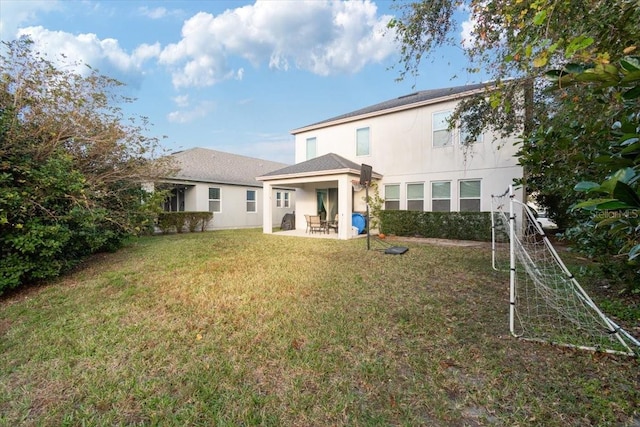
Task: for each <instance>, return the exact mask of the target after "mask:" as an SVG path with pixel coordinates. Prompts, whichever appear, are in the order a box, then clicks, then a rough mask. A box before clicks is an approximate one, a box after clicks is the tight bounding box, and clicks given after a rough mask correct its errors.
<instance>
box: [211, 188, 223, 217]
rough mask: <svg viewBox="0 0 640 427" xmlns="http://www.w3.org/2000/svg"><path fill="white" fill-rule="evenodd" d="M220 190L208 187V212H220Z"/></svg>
mask: <svg viewBox="0 0 640 427" xmlns="http://www.w3.org/2000/svg"><path fill="white" fill-rule="evenodd" d="M220 200H221V199H220V188H218V187H209V212H220V208H221V206H220Z"/></svg>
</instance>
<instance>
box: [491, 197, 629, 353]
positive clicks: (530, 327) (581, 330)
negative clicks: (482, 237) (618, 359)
mask: <svg viewBox="0 0 640 427" xmlns="http://www.w3.org/2000/svg"><path fill="white" fill-rule="evenodd" d="M492 227H493V229H492V236H493V242H492V248H493V251H492V252H493V257H492V259H493V267H494V269H496V270H504V271H509V276H510V311H509V327H510V331H511V334H512V335H514V336H516V337H519V338H522V339H527V340H532V341H542V342H548V343H552V344H557V345H562V346H569V347H575V348H581V349H588V350H593V351H603V352H608V353H621V354H628V355H632V356H633V355H635V356H640V342H639V341H638V340H637V339H635V338H634V337H633V336H631V335H630V334H629V333H627V332H626V331H625V330H624V329H622V328H621V327H620V326H618V325H617V324H616V323H614V322H613V321H612V320H611V319H609V318H608V317H607V316H605V315H604V313H603V312H602V311H601V310H600V309H599V308H598V307H597V306H596V305H595V304H594V302H593V301H592V300H591V298H590V297H589V295H587V293H586V292H585V291H584V289H583V288H582V287H581V286H580V284H579V283H578V281H577V280H576V278H575V277H574V276H573V275H572V274H571V273H570V271H569V270H568V269H567V267H566V266H565V264H564V263H563V262H562V260H561V259H560V257H559V256H558V253H557V252H556V250H555V249H554V247H553V246H552V245H551V243H550V241H549V239H548V238H547V236H546V235H545V233H544V230H543V229H542V227H541V226H540V224H539V223H538V222H537V220H536V217H535V214H534V213H533V211H532V210H531V209H530V208H529V207H528V206H527V205H526V204H524V203H522V202H521V201H519V200H517V199H515V198H514V197H513V190H512V188H511V187H510V188H509V189H508V190H507V191H506V192H505V193H504V194H502V195H499V196H492Z"/></svg>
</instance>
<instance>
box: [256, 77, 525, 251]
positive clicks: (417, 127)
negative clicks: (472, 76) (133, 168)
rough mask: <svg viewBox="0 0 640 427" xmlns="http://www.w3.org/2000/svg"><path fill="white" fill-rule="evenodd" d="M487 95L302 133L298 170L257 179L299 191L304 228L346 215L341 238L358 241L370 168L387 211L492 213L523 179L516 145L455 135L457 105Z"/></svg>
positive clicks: (420, 100) (398, 101)
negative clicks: (355, 228) (310, 220)
mask: <svg viewBox="0 0 640 427" xmlns="http://www.w3.org/2000/svg"><path fill="white" fill-rule="evenodd" d="M485 89H486V85H484V84H477V85H468V86H458V87H452V88H445V89H436V90H427V91H421V92H416V93H413V94H409V95H406V96H402V97H399V98H395V99H392V100H388V101H385V102H382V103H379V104H376V105H372V106H369V107H366V108H363V109H360V110H357V111H353V112H351V113H347V114H343V115H341V116H337V117H334V118H331V119H328V120H324V121H321V122H318V123H315V124H311V125H308V126H304V127H301V128H298V129H295V130H293V131H292V132H291V133H292V134H293V135H294V136H295V161H296V164H295V165H292V166H289V167H286V168H283V169H280V170H275V171H273V172H270V173H268V174H264V175H262V176H259V177H258V178H257V179H258V180H259V181H262V183H263V188H264V194H272V192H273V188H277V187H283V186H285V187H293V188H296V225H297V227H296V228H297V229H301V228H304V227H305V219H304V215H305V214H316V213H318V212H322V213H325V214H326V216H327V218H333V214H334V213H338V216H339V228H338V238H340V239H349V238H351V237H353V233H352V229H351V223H350V219H351V217H352V213H353V212H363V211H364V210H365V209H366V205H365V204H364V197H363V196H364V191H363V190H362V189H359V188H358V186H354V185H353V183H352V181H353V180H359V176H360V171H361V165H362V164H366V165H369V166H372V168H373V171H374V174H373V178H374V180H376V181H377V184H378V188H379V191H380V196H381V197H382V198H384V199H385V209H402V210H421V211H465V210H467V211H489V210H490V209H491V195H492V194H501V193H503V192H504V191H505V190H506V188H507V187H508V186H509V185H510V184H511V183H512V182H513V180H514V179H515V178H520V177H522V173H523V170H522V167H521V166H519V165H518V161H517V158H516V157H514V156H515V154H516V151H517V147H515V146H514V142H515V141H514V140H497V139H496V138H495V137H494V135H492V134H490V133H488V132H487V133H485V134H483V135H481V136H480V137H479V138H478V139H477V140H476V141H474V142H472V143H470V144H464V143H463V141H464V139H465V138H464V130H463V129H459V128H458V129H453V130H448V129H447V127H448V124H447V118H448V116H449V115H450V114H451V113H452V111H453V109H454V108H455V106H456V104H457V103H458V102H459V101H460V100H461V99H463V98H465V97H468V96H470V95H473V94H477V93H482V92H484V91H485ZM465 145H466V146H465ZM325 194H326V196H325ZM517 197H519V198H521V197H522V195H521V194H517ZM271 206H273V200H269V199H267V198H265V199H264V208H263V215H264V217H265V221H264V222H263V231H264V232H265V233H272V232H273V228H272V226H271V223H272V222H271V221H268V219H269V218H271V216H272V212H271V209H270V207H271Z"/></svg>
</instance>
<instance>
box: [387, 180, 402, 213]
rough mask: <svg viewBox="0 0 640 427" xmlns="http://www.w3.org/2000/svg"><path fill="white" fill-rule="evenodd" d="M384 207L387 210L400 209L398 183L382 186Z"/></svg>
mask: <svg viewBox="0 0 640 427" xmlns="http://www.w3.org/2000/svg"><path fill="white" fill-rule="evenodd" d="M384 208H385V210H388V211H397V210H399V209H400V186H399V185H398V184H387V185H385V186H384Z"/></svg>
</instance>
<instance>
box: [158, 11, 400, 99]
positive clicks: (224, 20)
mask: <svg viewBox="0 0 640 427" xmlns="http://www.w3.org/2000/svg"><path fill="white" fill-rule="evenodd" d="M389 19H390V16H386V15H385V16H377V7H376V5H375V4H374V3H372V2H371V1H370V0H357V1H356V0H353V1H347V2H343V1H340V2H334V1H328V0H322V1H320V0H313V1H304V2H303V1H299V2H295V6H294V7H292V3H291V2H284V1H282V2H281V1H279V2H274V1H257V2H256V3H255V4H253V5H249V6H244V7H241V8H237V9H234V10H227V11H225V12H224V13H222V14H220V15H217V16H214V15H212V14H209V13H205V12H200V13H198V14H196V15H194V16H193V17H191V18H190V19H188V20H187V21H185V23H184V25H183V28H182V39H181V40H180V41H179V42H177V43H174V44H170V45H168V46H166V47H165V49H164V50H163V51H162V53H161V54H160V62H161V63H162V64H165V65H167V66H168V67H170V69H171V70H172V73H173V74H172V75H173V84H174V86H176V87H186V86H209V85H213V84H215V83H218V82H220V81H222V80H225V79H229V78H242V74H243V72H242V70H241V69H234V67H233V66H232V65H231V63H233V62H236V61H237V58H238V57H240V58H242V59H244V60H246V61H249V62H250V63H251V64H253V65H254V66H260V65H261V64H267V65H268V66H269V67H270V68H273V69H279V70H285V71H286V70H289V69H291V68H292V67H296V68H299V69H303V70H307V71H310V72H312V73H315V74H319V75H330V74H338V73H355V72H357V71H359V70H360V69H362V68H363V67H364V66H365V65H366V64H368V63H370V62H379V61H382V60H384V59H385V58H387V57H388V56H389V55H391V54H392V53H393V52H394V51H395V42H394V40H393V37H389V36H386V37H385V36H384V33H385V29H386V24H387V22H388V21H389Z"/></svg>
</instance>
